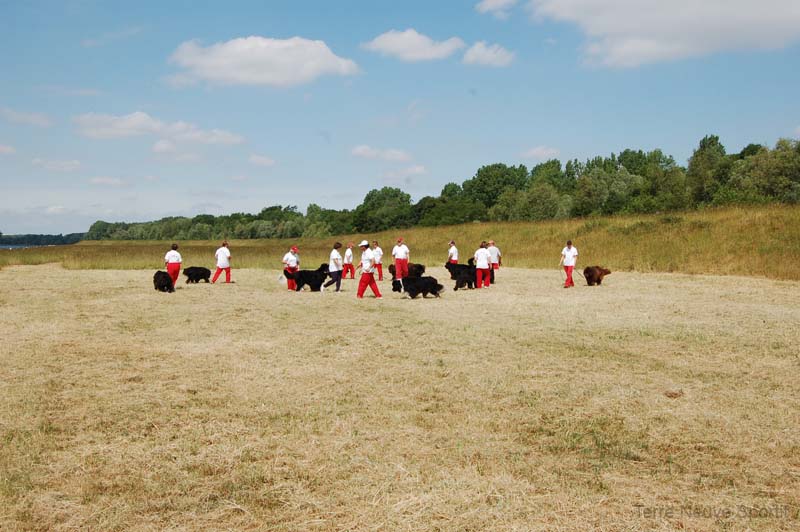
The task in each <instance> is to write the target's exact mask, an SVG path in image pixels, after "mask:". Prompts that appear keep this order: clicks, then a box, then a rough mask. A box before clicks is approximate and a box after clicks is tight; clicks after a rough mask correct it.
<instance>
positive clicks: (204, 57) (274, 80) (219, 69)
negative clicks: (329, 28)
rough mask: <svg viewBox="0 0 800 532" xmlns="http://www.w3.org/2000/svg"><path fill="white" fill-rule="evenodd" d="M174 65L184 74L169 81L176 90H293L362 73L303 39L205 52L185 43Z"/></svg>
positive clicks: (250, 40)
mask: <svg viewBox="0 0 800 532" xmlns="http://www.w3.org/2000/svg"><path fill="white" fill-rule="evenodd" d="M170 62H171V63H173V64H176V65H178V66H179V67H180V68H182V69H183V72H181V73H179V74H177V75H176V76H173V77H172V79H171V81H172V82H173V83H174V84H176V85H181V84H190V83H195V82H197V81H207V82H209V83H213V84H218V85H269V86H274V87H291V86H294V85H301V84H304V83H310V82H312V81H314V80H315V79H317V78H319V77H321V76H325V75H339V76H348V75H352V74H356V73H357V72H358V66H357V65H356V63H355V62H354V61H352V60H350V59H345V58H343V57H339V56H337V55H336V54H334V53H333V52H332V51H331V49H330V48H328V45H327V44H325V42H323V41H313V40H309V39H304V38H302V37H292V38H291V39H270V38H267V37H258V36H252V37H243V38H238V39H232V40H230V41H226V42H220V43H216V44H212V45H211V46H207V47H203V46H202V45H200V43H199V42H198V41H196V40H193V41H186V42H184V43H182V44H181V45H180V46H178V48H177V49H176V50H175V52H173V54H172V56H171V57H170Z"/></svg>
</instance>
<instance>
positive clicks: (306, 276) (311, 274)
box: [283, 263, 328, 292]
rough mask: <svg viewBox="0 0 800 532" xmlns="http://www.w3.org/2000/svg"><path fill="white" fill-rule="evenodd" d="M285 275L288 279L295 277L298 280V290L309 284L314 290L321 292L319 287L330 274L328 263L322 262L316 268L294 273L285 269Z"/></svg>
mask: <svg viewBox="0 0 800 532" xmlns="http://www.w3.org/2000/svg"><path fill="white" fill-rule="evenodd" d="M283 275H285V276H286V278H287V279H294V280H295V281H297V288H296V290H297V291H298V292H299V291H300V290H302V289H303V286H305V285H308V286H309V287H310V288H311V291H312V292H319V288H320V287H321V286H322V283H323V282H325V278H326V277H327V276H328V263H324V264H320V265H319V268H317V269H316V270H300V271H298V272H294V273H291V272H289V271H288V270H283Z"/></svg>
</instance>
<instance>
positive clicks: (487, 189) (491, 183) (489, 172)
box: [461, 163, 528, 208]
mask: <svg viewBox="0 0 800 532" xmlns="http://www.w3.org/2000/svg"><path fill="white" fill-rule="evenodd" d="M527 182H528V169H527V168H526V167H525V166H524V165H520V166H506V165H505V164H502V163H497V164H492V165H488V166H483V167H481V168H480V169H479V170H478V171H477V173H476V174H475V177H473V178H472V179H468V180H466V181H464V183H463V185H462V186H461V187H462V189H463V190H464V195H466V196H467V197H468V198H469V199H471V200H473V201H476V202H481V203H482V204H483V205H485V206H486V207H488V208H491V207H492V206H493V205H494V204H495V203H496V202H497V199H498V198H499V197H500V194H502V193H503V191H504V190H505V189H506V188H508V187H511V188H513V189H515V190H523V189H524V188H525V187H526V185H527Z"/></svg>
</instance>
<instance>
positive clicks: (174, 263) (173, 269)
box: [164, 244, 183, 286]
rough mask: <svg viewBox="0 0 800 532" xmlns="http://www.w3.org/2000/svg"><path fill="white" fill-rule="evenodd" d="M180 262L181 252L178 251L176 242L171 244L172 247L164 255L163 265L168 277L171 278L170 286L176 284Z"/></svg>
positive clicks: (181, 260) (179, 271)
mask: <svg viewBox="0 0 800 532" xmlns="http://www.w3.org/2000/svg"><path fill="white" fill-rule="evenodd" d="M182 262H183V259H182V258H181V254H180V253H178V244H172V248H171V249H170V250H169V251H167V254H166V255H164V265H165V266H166V267H167V273H168V274H169V277H170V279H172V286H175V285H177V284H178V276H179V275H180V273H181V263H182Z"/></svg>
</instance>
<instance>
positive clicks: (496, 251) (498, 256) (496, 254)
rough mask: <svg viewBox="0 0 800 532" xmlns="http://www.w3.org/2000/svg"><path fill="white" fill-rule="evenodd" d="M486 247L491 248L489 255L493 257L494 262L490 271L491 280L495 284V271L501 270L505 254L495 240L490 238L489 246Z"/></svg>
mask: <svg viewBox="0 0 800 532" xmlns="http://www.w3.org/2000/svg"><path fill="white" fill-rule="evenodd" d="M486 249H488V250H489V255H490V256H491V257H492V264H491V266H490V268H491V271H490V272H489V274H490V275H489V282H491V283H492V284H494V271H495V270H499V269H500V266H501V265H502V264H503V254H502V253H500V248H498V247H497V246H495V245H494V240H489V247H488V248H486Z"/></svg>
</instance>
